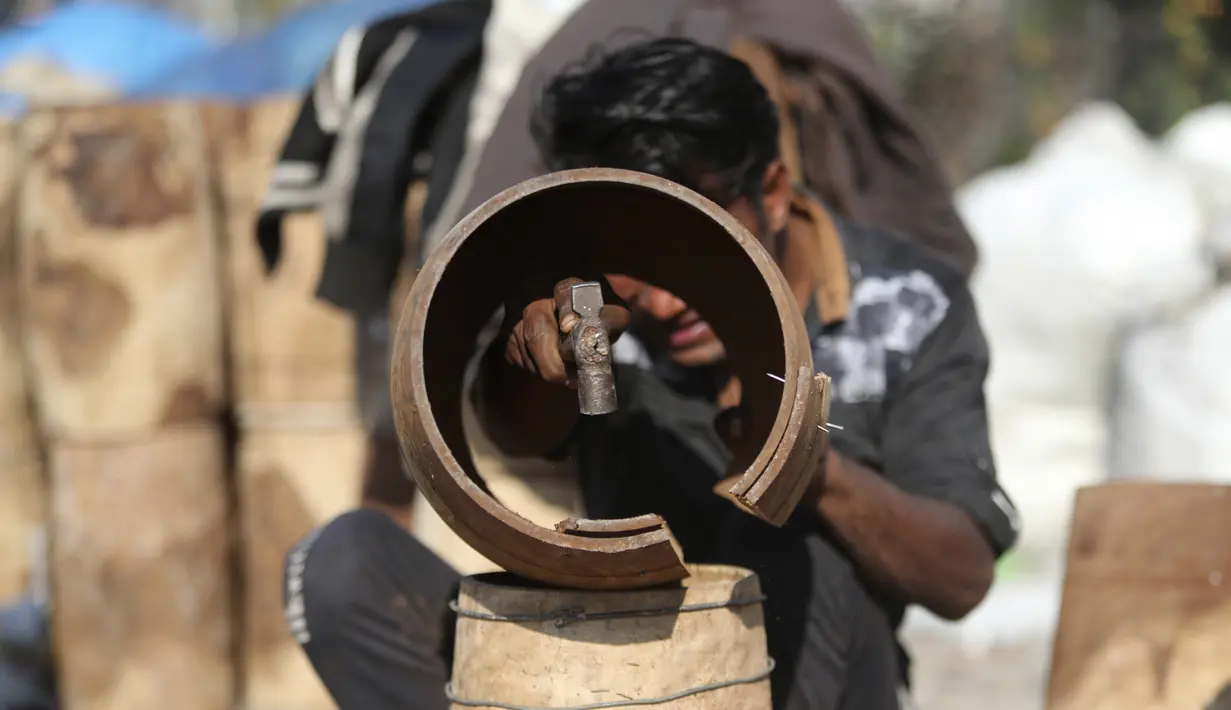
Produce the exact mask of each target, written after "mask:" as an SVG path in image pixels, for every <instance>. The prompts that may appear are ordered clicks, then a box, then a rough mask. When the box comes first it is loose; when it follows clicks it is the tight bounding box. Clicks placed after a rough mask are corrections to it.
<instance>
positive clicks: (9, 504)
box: [0, 460, 47, 606]
mask: <svg viewBox="0 0 1231 710" xmlns="http://www.w3.org/2000/svg"><path fill="white" fill-rule="evenodd" d="M46 491H47V488H46V485H45V484H44V480H43V466H42V463H41V462H39V461H38V460H33V461H30V462H28V463H25V464H9V465H5V466H0V606H3V605H4V604H5V603H7V602H11V601H13V600H15V599H18V598H20V597H21V596H23V595H24V594H26V593H27V592H29V591H30V585H31V582H32V581H33V575H34V574H35V571H36V569H38V568H39V567H40V566H41V562H42V560H41V557H40V555H41V549H42V545H41V544H40V541H41V540H44V539H45V532H46V530H45V527H44V526H45V524H46V521H47V498H46Z"/></svg>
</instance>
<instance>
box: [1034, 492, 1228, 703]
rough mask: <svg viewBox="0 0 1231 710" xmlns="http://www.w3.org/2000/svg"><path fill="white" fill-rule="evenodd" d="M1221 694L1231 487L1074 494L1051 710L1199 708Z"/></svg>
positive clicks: (1225, 648)
mask: <svg viewBox="0 0 1231 710" xmlns="http://www.w3.org/2000/svg"><path fill="white" fill-rule="evenodd" d="M1229 685H1231V488H1229V487H1224V486H1212V485H1182V484H1155V483H1117V484H1110V485H1104V486H1096V487H1092V488H1085V489H1082V490H1081V491H1080V492H1079V493H1078V495H1077V500H1076V505H1075V511H1074V515H1073V525H1072V535H1071V539H1070V543H1069V553H1068V569H1067V573H1066V579H1065V583H1064V597H1063V605H1062V608H1061V613H1060V623H1059V629H1058V633H1057V637H1056V643H1055V648H1054V652H1053V657H1052V671H1051V681H1050V686H1049V688H1048V707H1049V708H1050V710H1201V709H1202V708H1204V707H1206V705H1207V704H1208V703H1210V701H1212V700H1213V699H1214V698H1215V696H1217V695H1218V693H1219V692H1220V691H1221V690H1223V689H1224V688H1225V687H1228V686H1229Z"/></svg>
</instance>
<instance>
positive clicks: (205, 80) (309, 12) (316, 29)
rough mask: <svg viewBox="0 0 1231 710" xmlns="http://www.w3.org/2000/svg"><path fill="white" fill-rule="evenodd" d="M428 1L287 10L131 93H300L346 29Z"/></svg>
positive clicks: (338, 3)
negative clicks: (257, 30)
mask: <svg viewBox="0 0 1231 710" xmlns="http://www.w3.org/2000/svg"><path fill="white" fill-rule="evenodd" d="M430 1H431V0H333V1H329V2H322V3H319V4H316V5H312V6H310V7H308V8H305V9H303V10H299V11H296V12H292V13H290V14H288V15H287V16H286V17H284V18H283V19H282V20H281V21H280V22H278V23H277V24H276V25H274V26H273V27H272V28H271V29H269V30H268V31H266V32H263V33H261V34H257V35H252V36H249V37H243V38H240V39H239V40H237V41H235V42H232V43H230V44H227V45H225V46H222V47H219V48H218V49H216V50H214V51H213V52H211V53H209V54H208V55H206V56H204V57H192V58H189V59H187V60H185V61H184V62H182V63H181V64H180V65H178V66H176V67H174V68H172V69H171V70H170V71H168V72H166V73H165V74H163V75H162V76H159V77H157V78H155V79H154V80H152V81H150V82H148V83H146V84H145V85H144V86H142V87H140V88H138V89H136V90H134V91H132V92H130V96H133V97H141V98H154V97H176V98H195V99H228V100H233V101H247V100H252V99H256V98H259V97H261V96H267V95H270V94H279V93H288V92H301V91H303V90H305V89H306V88H307V87H308V86H310V85H311V83H312V79H313V77H315V75H316V73H317V72H318V71H319V70H320V68H321V67H322V66H323V65H324V63H325V61H326V60H327V59H328V58H329V55H330V54H331V53H332V52H333V49H334V47H335V46H336V45H337V43H338V40H339V39H340V38H341V36H342V33H344V32H345V31H346V30H347V29H348V28H350V27H354V26H359V25H366V24H369V23H371V22H373V21H375V20H377V19H379V18H381V17H384V16H387V15H391V14H394V13H397V12H405V11H407V10H411V9H414V8H416V7H420V6H423V5H426V4H428V2H430Z"/></svg>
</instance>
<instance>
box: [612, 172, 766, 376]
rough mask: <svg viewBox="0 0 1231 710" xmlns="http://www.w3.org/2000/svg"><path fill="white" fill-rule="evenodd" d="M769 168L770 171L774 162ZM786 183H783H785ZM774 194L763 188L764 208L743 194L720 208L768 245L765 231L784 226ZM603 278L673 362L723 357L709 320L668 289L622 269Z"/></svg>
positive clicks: (692, 363)
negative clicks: (763, 216) (635, 277)
mask: <svg viewBox="0 0 1231 710" xmlns="http://www.w3.org/2000/svg"><path fill="white" fill-rule="evenodd" d="M778 167H779V168H780V167H781V166H778ZM770 170H771V171H773V170H774V167H771V168H770ZM775 178H776V174H775V173H772V172H771V174H770V175H767V187H773V188H775V190H776V189H777V188H778V185H777V182H776V181H775ZM786 186H787V187H788V188H789V183H786ZM787 194H788V198H787V199H789V193H787ZM779 197H780V196H779V195H778V194H776V192H775V191H774V190H767V191H766V199H765V202H764V210H765V211H764V213H761V212H759V211H758V210H757V208H756V206H755V205H753V204H752V202H750V201H749V200H747V199H744V198H741V199H739V200H738V201H736V202H735V203H733V204H731V205H728V206H727V208H726V209H727V212H729V213H730V214H731V216H733V217H735V218H736V219H737V220H739V222H740V224H743V225H744V227H746V228H747V229H748V231H749V232H752V234H754V235H756V236H757V238H758V239H760V240H761V243H762V244H764V245H765V246H766V247H767V248H771V244H770V243H769V241H768V240H769V237H770V235H773V234H777V233H778V232H780V231H781V230H782V229H783V228H785V226H786V210H785V209H779V208H778V202H779ZM783 204H785V203H783ZM761 214H764V215H765V219H761ZM766 227H768V229H766ZM762 232H765V233H762ZM772 251H773V250H772V248H771V253H772ZM607 281H608V282H609V283H610V284H611V288H612V290H614V291H615V292H616V294H617V295H619V296H620V298H622V299H624V301H625V302H626V303H627V304H628V307H629V309H630V310H631V311H632V314H633V321H634V323H635V324H636V326H637V334H638V336H639V337H640V338H642V339H643V340H644V341H645V345H646V347H648V348H650V349H651V350H652V351H654V352H656V353H666V354H667V356H668V357H669V358H670V359H671V360H672V361H673V362H675V363H676V364H678V365H682V366H684V367H703V366H705V365H712V364H715V363H718V362H721V361H722V360H723V359H724V358H725V357H726V354H727V351H726V348H725V347H724V346H723V344H722V341H721V340H719V339H718V335H717V334H715V333H714V330H713V329H712V328H711V327H710V325H709V323H707V322H705V320H703V319H702V318H701V314H699V313H697V312H696V311H695V310H693V309H692V308H690V307H689V306H688V304H687V303H684V302H683V301H681V300H680V299H679V298H676V297H675V295H673V294H672V293H670V292H668V291H666V290H664V289H661V288H658V287H657V286H651V285H650V284H647V283H645V282H644V281H638V280H637V279H634V278H632V277H629V276H624V275H622V274H607Z"/></svg>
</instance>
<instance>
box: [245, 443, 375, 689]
mask: <svg viewBox="0 0 1231 710" xmlns="http://www.w3.org/2000/svg"><path fill="white" fill-rule="evenodd" d="M366 447H367V437H366V435H365V434H364V433H363V431H362V430H361V429H360V428H358V427H352V428H347V429H334V430H329V429H319V430H311V429H300V430H294V429H282V430H278V429H257V430H246V431H244V432H243V433H242V434H241V440H240V457H239V491H240V493H239V506H240V510H241V515H242V530H243V543H242V555H243V559H244V592H243V598H244V605H245V608H244V631H243V636H242V638H243V658H244V661H243V664H244V671H245V689H244V707H245V708H246V709H247V710H318V709H319V710H326V709H329V708H333V707H334V705H333V701H332V700H331V699H330V697H329V694H328V693H327V692H326V691H325V688H324V686H322V685H321V682H320V680H319V679H318V678H317V676H316V673H315V671H313V670H312V667H311V666H310V665H309V664H308V660H307V657H306V656H304V653H303V651H302V650H300V648H299V645H298V644H297V643H296V642H295V640H294V639H293V638H292V637H291V635H290V633H289V632H288V630H287V626H286V617H285V615H284V613H283V606H282V599H283V594H282V579H283V568H284V564H283V562H284V560H285V557H286V553H287V552H288V551H289V550H290V548H291V547H292V546H293V545H294V544H295V543H296V542H297V541H298V540H299V539H300V538H302V537H303V536H305V535H307V534H308V533H309V532H311V531H312V530H313V529H315V528H316V527H318V526H320V525H322V524H324V523H325V522H327V521H329V520H330V519H332V518H333V517H335V516H337V515H338V514H340V513H342V512H344V511H346V510H350V509H353V508H355V507H356V506H357V505H358V504H359V494H360V489H361V487H362V483H363V465H364V460H365V454H366Z"/></svg>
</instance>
